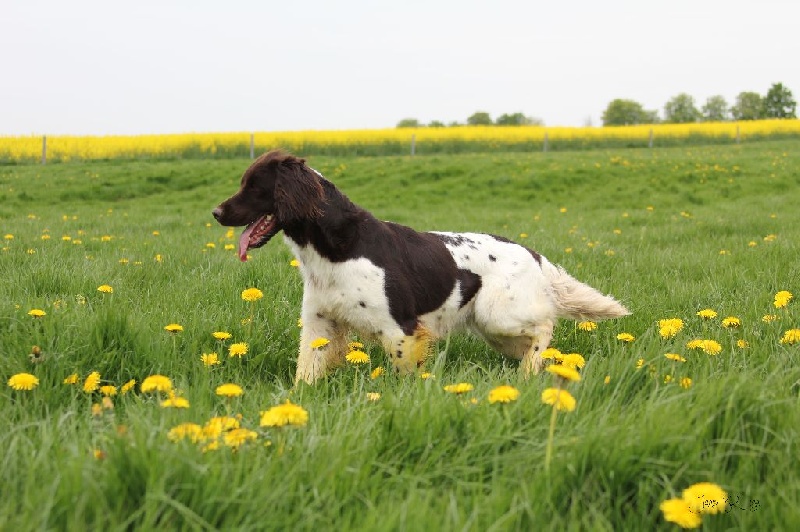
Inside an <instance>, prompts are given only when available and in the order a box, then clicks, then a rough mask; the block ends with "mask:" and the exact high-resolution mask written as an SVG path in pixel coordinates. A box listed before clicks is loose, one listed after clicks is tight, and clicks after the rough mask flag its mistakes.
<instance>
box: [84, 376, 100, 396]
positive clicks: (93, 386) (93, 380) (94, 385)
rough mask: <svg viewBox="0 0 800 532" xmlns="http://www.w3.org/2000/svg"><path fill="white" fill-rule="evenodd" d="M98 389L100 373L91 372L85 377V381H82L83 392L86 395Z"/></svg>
mask: <svg viewBox="0 0 800 532" xmlns="http://www.w3.org/2000/svg"><path fill="white" fill-rule="evenodd" d="M99 387H100V372H99V371H93V372H91V373H90V374H89V376H88V377H86V380H85V381H83V391H84V392H86V393H92V392H94V391H96V390H97V389H98V388H99Z"/></svg>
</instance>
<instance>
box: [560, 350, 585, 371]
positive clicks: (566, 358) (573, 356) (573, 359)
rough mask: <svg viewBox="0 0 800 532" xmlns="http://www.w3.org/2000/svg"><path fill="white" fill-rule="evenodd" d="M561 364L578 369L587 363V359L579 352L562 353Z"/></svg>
mask: <svg viewBox="0 0 800 532" xmlns="http://www.w3.org/2000/svg"><path fill="white" fill-rule="evenodd" d="M561 365H562V366H565V367H568V368H572V369H578V368H582V367H583V366H585V365H586V359H585V358H583V356H581V355H579V354H578V353H569V354H567V355H561Z"/></svg>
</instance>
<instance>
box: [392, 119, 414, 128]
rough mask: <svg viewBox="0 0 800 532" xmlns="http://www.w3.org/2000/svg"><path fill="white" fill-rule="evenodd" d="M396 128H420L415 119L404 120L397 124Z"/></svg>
mask: <svg viewBox="0 0 800 532" xmlns="http://www.w3.org/2000/svg"><path fill="white" fill-rule="evenodd" d="M397 127H420V124H419V120H417V119H416V118H404V119H402V120H401V121H399V122H398V123H397Z"/></svg>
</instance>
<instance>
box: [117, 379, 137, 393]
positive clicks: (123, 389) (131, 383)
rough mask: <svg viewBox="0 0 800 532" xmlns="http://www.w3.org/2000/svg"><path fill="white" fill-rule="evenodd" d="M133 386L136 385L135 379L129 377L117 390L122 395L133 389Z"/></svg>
mask: <svg viewBox="0 0 800 532" xmlns="http://www.w3.org/2000/svg"><path fill="white" fill-rule="evenodd" d="M134 386H136V379H131V380H129V381H128V382H126V383H125V384H123V385H122V387H121V388H120V389H119V391H120V393H121V394H122V395H125V394H126V393H128V392H129V391H131V390H133V387H134Z"/></svg>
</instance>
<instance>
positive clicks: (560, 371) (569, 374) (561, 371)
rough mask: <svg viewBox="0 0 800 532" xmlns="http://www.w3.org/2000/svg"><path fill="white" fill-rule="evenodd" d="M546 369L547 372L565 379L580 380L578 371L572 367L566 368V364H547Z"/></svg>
mask: <svg viewBox="0 0 800 532" xmlns="http://www.w3.org/2000/svg"><path fill="white" fill-rule="evenodd" d="M546 371H548V372H549V373H552V374H553V375H556V376H558V377H561V378H562V379H564V380H565V381H572V382H577V381H579V380H581V375H580V373H578V372H577V371H576V370H574V369H572V368H568V367H566V366H561V365H558V364H553V365H550V366H547V368H546Z"/></svg>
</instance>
